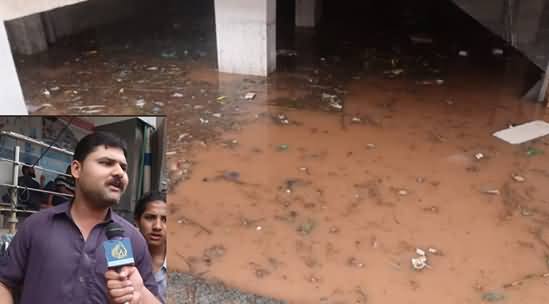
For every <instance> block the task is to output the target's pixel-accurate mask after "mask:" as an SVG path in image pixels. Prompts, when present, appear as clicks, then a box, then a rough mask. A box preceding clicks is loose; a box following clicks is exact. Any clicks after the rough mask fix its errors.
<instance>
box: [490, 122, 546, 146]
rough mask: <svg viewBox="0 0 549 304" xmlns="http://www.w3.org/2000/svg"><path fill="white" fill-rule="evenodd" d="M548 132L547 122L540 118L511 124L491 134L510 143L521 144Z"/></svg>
mask: <svg viewBox="0 0 549 304" xmlns="http://www.w3.org/2000/svg"><path fill="white" fill-rule="evenodd" d="M548 134H549V123H547V122H545V121H542V120H534V121H530V122H527V123H525V124H521V125H518V126H513V127H510V128H507V129H504V130H501V131H498V132H495V133H494V134H493V135H494V136H495V137H497V138H499V139H501V140H503V141H506V142H508V143H510V144H512V145H516V144H522V143H525V142H527V141H530V140H533V139H536V138H538V137H542V136H545V135H548Z"/></svg>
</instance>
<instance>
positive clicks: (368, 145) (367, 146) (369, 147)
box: [366, 144, 377, 150]
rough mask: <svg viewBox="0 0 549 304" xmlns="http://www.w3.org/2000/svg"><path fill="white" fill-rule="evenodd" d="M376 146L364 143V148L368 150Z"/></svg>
mask: <svg viewBox="0 0 549 304" xmlns="http://www.w3.org/2000/svg"><path fill="white" fill-rule="evenodd" d="M376 147H377V146H376V145H375V144H367V145H366V149H368V150H373V149H375V148H376Z"/></svg>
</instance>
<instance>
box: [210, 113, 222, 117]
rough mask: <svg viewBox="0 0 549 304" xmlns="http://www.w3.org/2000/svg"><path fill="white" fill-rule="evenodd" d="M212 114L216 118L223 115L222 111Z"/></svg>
mask: <svg viewBox="0 0 549 304" xmlns="http://www.w3.org/2000/svg"><path fill="white" fill-rule="evenodd" d="M212 116H213V117H215V118H221V116H222V115H221V113H213V114H212Z"/></svg>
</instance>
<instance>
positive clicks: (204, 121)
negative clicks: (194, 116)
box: [200, 117, 209, 125]
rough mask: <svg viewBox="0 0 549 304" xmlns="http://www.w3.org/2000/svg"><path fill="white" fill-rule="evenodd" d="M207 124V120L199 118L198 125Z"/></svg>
mask: <svg viewBox="0 0 549 304" xmlns="http://www.w3.org/2000/svg"><path fill="white" fill-rule="evenodd" d="M208 122H209V121H208V120H207V119H204V118H202V117H201V118H200V123H201V124H203V125H205V124H207V123H208Z"/></svg>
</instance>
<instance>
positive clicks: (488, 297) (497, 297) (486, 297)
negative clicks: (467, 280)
mask: <svg viewBox="0 0 549 304" xmlns="http://www.w3.org/2000/svg"><path fill="white" fill-rule="evenodd" d="M482 300H483V301H486V302H498V301H503V300H505V295H504V294H503V293H499V292H495V291H490V292H485V293H484V294H482Z"/></svg>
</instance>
